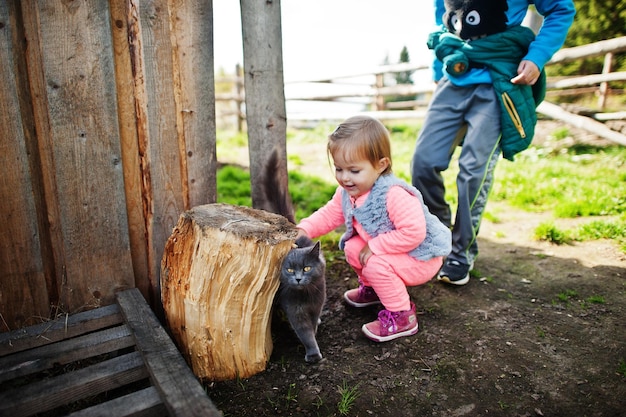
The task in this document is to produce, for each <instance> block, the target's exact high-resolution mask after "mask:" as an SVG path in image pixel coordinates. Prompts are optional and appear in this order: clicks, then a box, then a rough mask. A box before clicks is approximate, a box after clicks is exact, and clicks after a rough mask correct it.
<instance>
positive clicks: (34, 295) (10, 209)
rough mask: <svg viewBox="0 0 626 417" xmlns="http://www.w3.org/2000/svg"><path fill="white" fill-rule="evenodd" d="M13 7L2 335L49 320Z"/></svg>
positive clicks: (0, 211)
mask: <svg viewBox="0 0 626 417" xmlns="http://www.w3.org/2000/svg"><path fill="white" fill-rule="evenodd" d="M15 4H17V3H16V2H7V1H2V2H0V22H2V23H3V27H2V29H1V30H0V63H1V64H0V166H2V181H0V216H1V218H2V232H1V233H0V265H2V267H0V294H2V301H1V302H0V316H1V317H0V331H7V330H10V329H15V328H18V327H22V326H26V325H29V324H32V322H29V319H30V318H31V317H36V316H45V315H47V314H48V311H47V307H48V305H49V300H48V294H47V291H46V281H45V276H44V267H43V264H42V253H41V248H42V243H41V241H40V239H41V238H42V235H41V234H40V230H39V227H38V221H37V196H38V193H39V191H40V190H38V189H37V188H36V187H37V184H38V181H37V178H36V176H35V177H33V174H35V173H36V172H32V170H31V169H32V168H31V164H34V163H35V160H34V159H35V155H36V154H33V152H32V149H31V148H29V146H33V145H32V143H33V140H32V137H31V135H32V134H33V131H34V129H33V126H31V125H29V124H28V123H29V122H32V113H31V114H28V113H27V111H28V109H27V108H26V103H24V100H23V94H24V93H25V92H26V91H25V90H27V87H26V84H25V83H26V82H25V74H23V67H22V65H23V60H24V57H23V54H22V45H21V44H20V43H18V44H17V45H15V44H14V40H15V42H17V41H18V40H19V41H21V38H23V32H22V30H21V29H22V28H21V27H19V26H20V24H19V23H18V22H16V16H15V9H14V7H15V6H14V5H15ZM10 5H11V6H12V7H10ZM20 35H22V36H20ZM24 49H26V48H25V47H24ZM24 124H26V126H25V125H24Z"/></svg>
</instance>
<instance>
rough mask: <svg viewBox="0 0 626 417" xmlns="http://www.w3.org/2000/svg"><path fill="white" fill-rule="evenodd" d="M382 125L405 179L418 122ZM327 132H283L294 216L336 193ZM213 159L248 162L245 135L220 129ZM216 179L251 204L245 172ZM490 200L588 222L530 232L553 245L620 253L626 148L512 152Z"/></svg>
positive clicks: (325, 128)
mask: <svg viewBox="0 0 626 417" xmlns="http://www.w3.org/2000/svg"><path fill="white" fill-rule="evenodd" d="M387 127H388V129H389V131H390V132H391V140H392V157H393V170H394V173H395V174H396V175H397V176H399V177H401V178H403V179H405V180H407V181H410V163H411V157H412V155H413V148H414V146H415V140H416V138H417V134H418V132H419V129H420V123H419V122H418V121H406V122H402V123H394V124H393V125H390V124H388V125H387ZM333 129H334V125H328V124H321V125H319V126H317V127H316V128H315V129H302V130H289V131H288V133H287V153H288V155H289V156H288V158H289V166H290V174H289V190H290V192H291V194H292V199H293V202H294V205H295V208H296V218H297V219H301V218H303V217H306V216H308V215H309V214H311V213H312V212H313V211H315V210H316V209H318V208H319V207H321V206H322V205H323V204H325V203H326V201H328V200H329V199H330V197H331V196H332V193H333V192H334V190H335V187H336V183H335V182H334V181H333V180H332V177H331V176H329V173H330V168H329V166H328V159H327V157H326V138H327V135H328V133H329V132H331V131H332V130H333ZM568 135H569V132H568V131H567V129H566V128H559V129H558V130H555V132H553V134H552V137H553V139H555V140H559V139H562V138H566V137H567V136H568ZM459 149H460V148H459ZM217 154H218V159H219V160H220V161H224V160H226V161H229V162H232V161H237V162H239V163H240V164H243V165H247V160H246V159H245V158H247V139H246V136H245V134H239V133H225V132H220V133H219V134H218V142H217ZM313 154H314V156H315V157H316V161H318V162H316V165H315V169H313V170H311V169H310V168H308V170H307V169H304V168H303V167H304V165H305V160H307V158H310V157H311V156H312V155H313ZM458 154H459V150H457V151H456V152H455V155H454V156H453V160H452V162H451V164H450V167H449V169H448V170H446V171H444V172H443V177H444V182H445V186H446V189H447V194H446V199H447V200H448V202H449V203H450V204H451V205H452V207H454V206H455V204H456V184H455V179H456V174H457V173H458V166H457V164H458ZM242 158H243V160H241V159H242ZM311 171H313V172H311ZM322 174H323V175H322ZM217 181H218V184H217V190H218V201H219V202H225V203H229V204H238V205H246V206H250V204H251V201H250V190H249V187H250V176H249V173H248V172H247V171H245V170H243V169H241V168H237V167H234V166H225V167H224V168H222V169H220V170H219V172H218V180H217ZM490 201H494V202H498V201H499V202H505V203H506V204H507V205H510V206H512V207H514V208H519V209H522V210H526V211H529V212H537V213H545V212H549V213H552V215H553V217H554V218H555V219H559V218H576V217H584V218H585V219H587V218H589V221H586V222H582V223H581V225H579V226H576V227H572V228H569V229H563V228H561V227H558V226H556V222H546V223H542V224H541V225H540V226H538V228H537V229H536V230H535V236H536V237H537V238H538V239H543V240H546V241H550V242H553V243H555V244H567V243H570V242H572V241H584V240H592V239H612V240H615V241H616V242H617V243H618V244H619V245H620V246H621V248H622V250H623V251H624V252H626V147H623V146H617V145H615V146H608V147H602V148H599V147H593V146H587V145H575V146H571V147H568V148H565V149H563V150H560V151H558V152H557V151H554V150H553V149H551V148H548V147H545V148H544V147H533V146H531V147H530V148H529V149H527V150H526V151H524V152H522V153H520V154H518V155H517V156H516V157H515V161H514V162H511V161H506V160H502V161H500V162H499V163H498V165H497V167H496V172H495V181H494V186H493V189H492V192H491V195H490ZM504 216H506V213H504V212H500V213H491V212H490V207H489V205H488V206H487V210H486V212H485V218H486V219H493V220H495V221H496V222H497V221H498V219H499V218H502V217H504ZM335 238H336V237H332V238H331V240H335Z"/></svg>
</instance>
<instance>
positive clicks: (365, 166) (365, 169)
mask: <svg viewBox="0 0 626 417" xmlns="http://www.w3.org/2000/svg"><path fill="white" fill-rule="evenodd" d="M333 162H334V164H335V178H336V179H337V182H338V183H339V185H341V186H342V187H343V189H344V190H346V192H347V193H348V195H350V197H353V198H357V197H360V196H362V195H363V194H365V193H367V192H368V191H369V190H371V189H372V187H373V186H374V183H375V182H376V180H377V179H378V177H379V176H380V174H381V173H382V172H383V171H384V170H385V169H387V166H388V165H389V160H388V159H387V158H381V159H380V160H379V161H378V163H377V164H376V166H374V165H372V163H371V162H370V161H369V160H367V159H360V160H349V161H347V160H345V159H344V155H333Z"/></svg>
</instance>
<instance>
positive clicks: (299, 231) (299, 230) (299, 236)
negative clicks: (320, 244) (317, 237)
mask: <svg viewBox="0 0 626 417" xmlns="http://www.w3.org/2000/svg"><path fill="white" fill-rule="evenodd" d="M302 236H306V237H309V235H308V234H307V233H306V232H305V231H304V230H303V229H300V228H298V234H297V235H296V240H298V239H299V238H301V237H302Z"/></svg>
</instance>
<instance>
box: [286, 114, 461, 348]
mask: <svg viewBox="0 0 626 417" xmlns="http://www.w3.org/2000/svg"><path fill="white" fill-rule="evenodd" d="M328 154H329V156H330V157H331V158H332V161H333V164H334V166H335V178H336V179H337V182H338V183H339V187H337V191H336V192H335V194H334V195H333V198H332V199H331V200H330V201H329V202H328V203H327V204H326V205H325V206H324V207H322V208H321V209H319V210H318V211H316V212H315V213H313V214H312V215H311V216H309V217H307V218H306V219H303V220H302V221H301V222H300V223H299V224H298V228H299V229H300V230H299V235H298V236H302V235H306V236H309V237H310V238H316V237H318V236H321V235H324V234H326V233H328V232H331V231H332V230H334V229H336V228H337V227H339V226H341V225H345V227H346V232H345V233H344V234H343V236H342V237H341V240H340V242H339V247H340V248H341V249H342V250H344V251H345V254H346V260H347V261H348V263H349V264H350V266H352V268H353V269H354V271H355V272H356V274H357V276H358V278H359V287H358V288H355V289H352V290H349V291H347V292H346V293H345V294H344V299H345V301H346V303H347V304H349V305H351V306H353V307H366V306H370V305H375V304H382V305H383V306H384V310H382V311H380V312H379V314H378V320H375V321H373V322H371V323H367V324H365V325H363V328H362V330H363V333H365V336H367V337H368V338H370V339H371V340H374V341H376V342H386V341H389V340H393V339H396V338H399V337H403V336H410V335H413V334H415V333H417V331H418V323H417V315H416V311H415V304H413V303H412V302H411V300H410V297H409V293H408V291H407V289H406V287H407V286H415V285H420V284H423V283H425V282H427V281H429V280H430V279H431V278H433V277H434V276H435V274H436V273H437V271H438V270H439V268H440V267H441V265H442V263H443V257H444V256H446V255H447V254H448V253H449V252H450V249H451V235H450V230H449V229H448V228H447V227H446V226H444V225H443V224H442V223H441V222H440V221H439V220H438V219H437V217H435V216H434V215H432V214H430V212H429V211H428V208H427V207H426V206H425V205H424V203H423V200H422V196H421V194H420V193H419V191H417V189H415V188H414V187H412V186H410V185H409V184H407V183H406V182H404V181H402V180H400V179H399V178H397V177H396V176H394V175H393V174H392V170H391V145H390V140H389V132H388V131H387V129H386V128H385V126H384V125H383V124H382V123H381V122H380V121H378V120H376V119H373V118H371V117H367V116H355V117H351V118H349V119H347V120H346V121H344V122H343V123H341V124H340V125H339V126H338V127H337V129H335V131H334V132H333V133H332V134H331V135H330V136H329V138H328Z"/></svg>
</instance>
